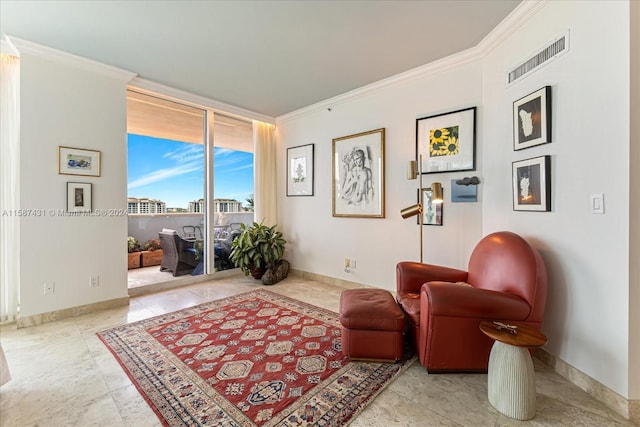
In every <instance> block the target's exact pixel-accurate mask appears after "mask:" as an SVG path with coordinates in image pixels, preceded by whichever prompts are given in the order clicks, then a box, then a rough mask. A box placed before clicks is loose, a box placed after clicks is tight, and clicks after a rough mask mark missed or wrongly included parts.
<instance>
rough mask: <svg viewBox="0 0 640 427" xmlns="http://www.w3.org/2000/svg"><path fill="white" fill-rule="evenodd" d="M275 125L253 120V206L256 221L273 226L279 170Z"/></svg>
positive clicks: (275, 217)
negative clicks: (277, 166)
mask: <svg viewBox="0 0 640 427" xmlns="http://www.w3.org/2000/svg"><path fill="white" fill-rule="evenodd" d="M274 133H275V126H274V125H271V124H269V123H264V122H259V121H257V120H254V121H253V159H254V160H253V162H254V165H255V168H254V178H253V182H254V185H253V191H254V194H253V201H254V203H253V206H254V210H255V220H256V222H262V223H264V225H268V226H272V225H275V224H277V221H278V209H277V194H276V191H277V188H276V183H277V179H276V177H277V171H276V141H275V136H274Z"/></svg>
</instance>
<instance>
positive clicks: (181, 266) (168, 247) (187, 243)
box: [158, 229, 198, 276]
mask: <svg viewBox="0 0 640 427" xmlns="http://www.w3.org/2000/svg"><path fill="white" fill-rule="evenodd" d="M158 237H159V238H160V242H161V243H162V263H161V264H160V271H169V272H171V273H173V275H174V276H181V275H183V274H189V273H191V272H192V271H193V269H194V268H195V266H196V265H198V262H197V261H196V250H195V248H194V243H195V241H194V240H186V239H183V238H182V237H180V236H179V235H178V233H177V232H176V231H175V230H169V229H163V230H162V231H161V232H159V233H158Z"/></svg>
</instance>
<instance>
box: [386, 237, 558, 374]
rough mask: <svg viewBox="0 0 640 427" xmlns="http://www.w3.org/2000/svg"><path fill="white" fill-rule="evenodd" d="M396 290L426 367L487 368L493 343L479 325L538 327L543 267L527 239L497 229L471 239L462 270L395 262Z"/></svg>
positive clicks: (544, 278)
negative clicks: (491, 322)
mask: <svg viewBox="0 0 640 427" xmlns="http://www.w3.org/2000/svg"><path fill="white" fill-rule="evenodd" d="M396 289H397V293H396V298H397V300H398V303H399V304H400V307H401V308H402V310H403V311H404V312H405V314H406V316H407V319H408V323H409V329H410V331H408V333H410V334H411V335H412V336H413V342H414V344H415V347H416V350H417V353H418V357H419V359H420V363H421V364H422V365H423V366H424V367H425V368H427V371H429V372H447V371H470V372H486V370H487V367H488V363H489V352H490V350H491V345H492V344H493V341H492V340H491V339H490V338H489V337H488V336H486V335H485V334H483V333H482V332H481V331H480V329H479V325H480V322H481V321H483V320H498V321H502V322H507V323H508V322H512V321H517V322H521V323H522V324H524V325H527V326H529V327H531V328H533V329H534V330H540V324H541V323H542V316H543V314H544V308H545V304H546V300H547V271H546V268H545V265H544V261H543V260H542V257H541V256H540V254H539V253H538V251H537V250H536V249H534V248H533V247H532V246H531V245H529V243H527V241H525V240H524V239H523V238H522V237H520V236H518V235H517V234H514V233H511V232H506V231H501V232H496V233H493V234H490V235H488V236H486V237H484V238H483V239H482V240H481V241H480V242H479V243H478V244H477V246H476V247H475V249H474V250H473V252H472V254H471V257H470V259H469V266H468V269H467V271H463V270H458V269H453V268H448V267H443V266H437V265H431V264H421V263H418V262H400V263H398V265H397V267H396Z"/></svg>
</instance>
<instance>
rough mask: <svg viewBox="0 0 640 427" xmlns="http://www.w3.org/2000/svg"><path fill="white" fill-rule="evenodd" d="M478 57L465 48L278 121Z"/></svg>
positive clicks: (287, 115) (299, 110) (293, 113)
mask: <svg viewBox="0 0 640 427" xmlns="http://www.w3.org/2000/svg"><path fill="white" fill-rule="evenodd" d="M477 59H480V56H479V55H478V52H477V49H476V48H471V49H467V50H464V51H462V52H458V53H455V54H453V55H450V56H447V57H446V58H442V59H439V60H437V61H434V62H430V63H428V64H425V65H421V66H419V67H416V68H412V69H411V70H408V71H405V72H403V73H399V74H395V75H393V76H391V77H388V78H386V79H383V80H378V81H377V82H374V83H371V84H368V85H366V86H362V87H360V88H358V89H354V90H351V91H349V92H345V93H343V94H341V95H337V96H334V97H333V98H329V99H326V100H324V101H320V102H317V103H315V104H312V105H309V106H307V107H303V108H301V109H298V110H295V111H292V112H290V113H287V114H283V115H282V116H278V117H277V118H276V122H281V121H286V120H290V119H293V118H296V117H299V116H303V115H306V114H309V113H312V112H315V111H318V110H326V109H327V108H334V107H335V106H336V105H337V104H341V103H345V102H348V101H351V100H354V99H357V98H361V97H364V96H366V95H368V94H370V93H371V92H374V91H379V90H381V89H384V88H388V87H391V86H395V85H399V84H405V83H407V82H410V81H412V80H415V79H418V78H422V77H425V76H432V75H436V74H440V73H443V72H445V71H448V70H451V69H452V68H456V67H459V66H460V65H463V64H468V63H470V62H473V61H475V60H477Z"/></svg>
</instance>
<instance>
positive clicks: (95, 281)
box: [89, 276, 100, 288]
mask: <svg viewBox="0 0 640 427" xmlns="http://www.w3.org/2000/svg"><path fill="white" fill-rule="evenodd" d="M98 286H100V276H91V277H89V287H90V288H97V287H98Z"/></svg>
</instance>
